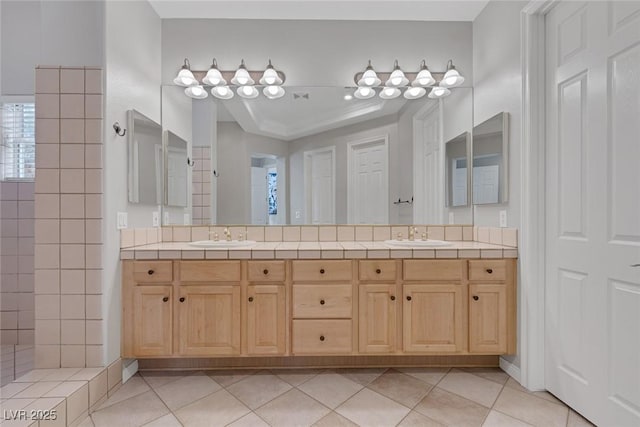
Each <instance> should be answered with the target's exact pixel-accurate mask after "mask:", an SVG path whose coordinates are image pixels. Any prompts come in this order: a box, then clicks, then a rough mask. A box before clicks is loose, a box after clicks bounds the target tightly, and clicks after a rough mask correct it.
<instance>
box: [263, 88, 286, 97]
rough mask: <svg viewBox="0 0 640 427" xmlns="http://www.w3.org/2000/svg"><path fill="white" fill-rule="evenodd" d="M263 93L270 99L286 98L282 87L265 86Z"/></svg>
mask: <svg viewBox="0 0 640 427" xmlns="http://www.w3.org/2000/svg"><path fill="white" fill-rule="evenodd" d="M262 93H264V96H266V97H267V98H269V99H278V98H282V97H283V96H284V89H283V88H282V86H265V88H264V89H262Z"/></svg>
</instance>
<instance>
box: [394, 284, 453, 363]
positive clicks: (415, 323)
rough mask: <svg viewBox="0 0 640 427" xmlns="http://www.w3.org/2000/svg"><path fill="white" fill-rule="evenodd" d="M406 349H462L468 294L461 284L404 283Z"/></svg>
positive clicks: (446, 350) (436, 350)
mask: <svg viewBox="0 0 640 427" xmlns="http://www.w3.org/2000/svg"><path fill="white" fill-rule="evenodd" d="M403 310H404V313H403V324H402V328H403V335H404V337H403V338H404V351H406V352H411V353H415V352H419V353H455V352H460V351H461V350H462V348H463V343H464V335H463V334H464V321H465V314H464V312H463V311H464V296H463V286H462V285H460V284H412V285H404V301H403Z"/></svg>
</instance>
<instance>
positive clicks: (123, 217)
mask: <svg viewBox="0 0 640 427" xmlns="http://www.w3.org/2000/svg"><path fill="white" fill-rule="evenodd" d="M116 224H117V227H118V230H122V229H123V228H127V213H126V212H118V219H117V222H116Z"/></svg>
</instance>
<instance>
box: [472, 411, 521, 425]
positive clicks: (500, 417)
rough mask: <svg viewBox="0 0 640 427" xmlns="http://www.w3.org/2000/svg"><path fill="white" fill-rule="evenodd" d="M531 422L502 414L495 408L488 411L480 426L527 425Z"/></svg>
mask: <svg viewBox="0 0 640 427" xmlns="http://www.w3.org/2000/svg"><path fill="white" fill-rule="evenodd" d="M527 426H531V424H527V423H525V422H524V421H520V420H518V419H516V418H513V417H510V416H509V415H506V414H503V413H502V412H498V411H496V410H492V411H491V412H489V415H488V416H487V419H486V420H484V424H482V427H527Z"/></svg>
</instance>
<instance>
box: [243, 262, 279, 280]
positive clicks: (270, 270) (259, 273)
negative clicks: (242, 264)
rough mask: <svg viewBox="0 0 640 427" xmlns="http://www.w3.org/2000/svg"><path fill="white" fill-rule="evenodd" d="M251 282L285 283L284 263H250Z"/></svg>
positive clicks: (249, 274)
mask: <svg viewBox="0 0 640 427" xmlns="http://www.w3.org/2000/svg"><path fill="white" fill-rule="evenodd" d="M247 270H248V276H249V281H250V282H284V276H285V273H284V261H249V262H248V268H247Z"/></svg>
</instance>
